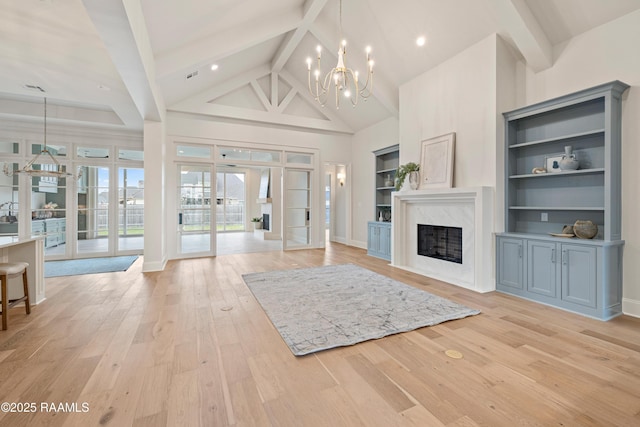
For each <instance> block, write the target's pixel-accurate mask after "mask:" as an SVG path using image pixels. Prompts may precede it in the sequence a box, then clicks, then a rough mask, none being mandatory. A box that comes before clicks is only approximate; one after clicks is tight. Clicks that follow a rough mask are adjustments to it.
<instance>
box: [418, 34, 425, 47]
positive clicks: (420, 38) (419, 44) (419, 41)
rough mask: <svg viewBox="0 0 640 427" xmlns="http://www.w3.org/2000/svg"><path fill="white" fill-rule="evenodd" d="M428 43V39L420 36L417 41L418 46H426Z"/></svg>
mask: <svg viewBox="0 0 640 427" xmlns="http://www.w3.org/2000/svg"><path fill="white" fill-rule="evenodd" d="M426 42H427V39H426V37H425V36H420V37H418V38H417V39H416V44H417V45H418V46H424V45H425V43H426Z"/></svg>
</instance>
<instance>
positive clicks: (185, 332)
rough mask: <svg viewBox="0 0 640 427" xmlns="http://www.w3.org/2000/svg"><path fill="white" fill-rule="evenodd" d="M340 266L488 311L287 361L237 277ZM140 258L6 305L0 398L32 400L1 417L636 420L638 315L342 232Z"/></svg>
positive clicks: (3, 420) (216, 422) (69, 420)
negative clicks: (481, 283)
mask: <svg viewBox="0 0 640 427" xmlns="http://www.w3.org/2000/svg"><path fill="white" fill-rule="evenodd" d="M341 263H354V264H358V265H361V266H363V267H365V268H369V269H371V270H374V271H376V272H378V273H381V274H384V275H387V276H389V277H392V278H394V279H397V280H400V281H402V282H404V283H408V284H410V285H413V286H416V287H418V288H420V289H424V290H427V291H429V292H432V293H434V294H437V295H440V296H443V297H446V298H449V299H452V300H454V301H457V302H460V303H462V304H466V305H468V306H470V307H474V308H478V309H480V310H482V313H481V314H480V315H478V316H473V317H470V318H465V319H461V320H456V321H451V322H447V323H443V324H440V325H437V326H434V327H430V328H422V329H419V330H416V331H412V332H408V333H403V334H398V335H394V336H390V337H386V338H383V339H380V340H375V341H369V342H366V343H362V344H358V345H355V346H352V347H345V348H339V349H334V350H329V351H324V352H320V353H316V354H313V355H309V356H305V357H298V358H296V357H295V356H293V355H292V354H291V352H290V351H289V349H288V347H287V346H286V345H285V344H284V342H283V341H282V339H281V338H280V336H279V335H278V332H277V331H276V330H275V329H274V328H273V326H272V325H271V323H270V322H269V319H268V318H267V316H266V315H265V314H264V312H263V310H262V308H261V307H260V305H259V304H258V303H257V302H256V300H255V299H254V298H253V295H252V294H251V292H250V291H249V290H248V288H247V287H246V285H245V284H244V282H243V281H242V277H241V275H242V274H244V273H249V272H256V271H268V270H276V269H292V268H303V267H311V266H319V265H326V264H341ZM141 265H142V262H141V260H138V261H137V262H136V263H135V264H134V265H133V267H132V268H130V269H129V271H127V272H120V273H108V274H97V275H87V276H75V277H60V278H53V279H47V300H46V301H45V302H44V303H42V304H40V305H38V306H35V307H33V309H32V313H31V315H30V316H26V315H25V314H24V309H23V308H22V307H16V308H14V309H12V310H10V313H9V330H8V331H4V332H0V402H10V403H14V404H15V405H14V406H13V409H19V408H18V405H19V404H22V405H25V404H31V403H34V404H35V405H36V408H37V410H36V411H35V412H6V411H4V412H0V426H12V427H15V426H117V427H122V426H154V427H158V426H323V427H324V426H332V427H333V426H467V427H469V426H517V425H526V426H638V425H640V319H635V318H631V317H627V316H621V317H618V318H616V319H614V320H612V321H609V322H601V321H598V320H592V319H589V318H585V317H582V316H578V315H574V314H571V313H567V312H564V311H561V310H558V309H554V308H551V307H546V306H543V305H540V304H536V303H533V302H528V301H524V300H521V299H518V298H515V297H511V296H507V295H503V294H500V293H495V292H494V293H489V294H477V293H474V292H471V291H467V290H464V289H461V288H458V287H456V286H452V285H449V284H446V283H442V282H438V281H436V280H431V279H428V278H425V277H423V276H419V275H415V274H412V273H408V272H405V271H402V270H397V269H394V268H392V267H389V266H388V265H387V263H386V262H384V261H382V260H378V259H375V258H371V257H368V256H367V255H366V254H365V252H364V251H363V250H361V249H356V248H350V247H347V246H344V245H340V244H332V245H330V246H329V247H328V248H327V249H326V250H308V251H291V252H286V253H285V252H269V253H263V254H242V255H227V256H219V257H217V258H200V259H191V260H180V261H172V262H169V263H168V265H167V268H166V270H165V271H163V272H159V273H151V274H142V273H141V271H140V269H141ZM448 349H452V350H457V351H459V352H461V353H462V354H463V358H462V359H452V358H449V357H447V356H446V355H445V351H446V350H448ZM61 403H62V404H63V405H64V404H67V407H66V408H64V407H63V408H62V409H65V410H60V409H61V408H60V407H59V405H60V404H61ZM43 404H46V405H47V406H46V407H45V408H43V407H42V405H43ZM83 404H84V405H86V406H83ZM51 405H55V409H56V410H51ZM74 405H75V406H74ZM46 409H49V410H48V411H47V410H46Z"/></svg>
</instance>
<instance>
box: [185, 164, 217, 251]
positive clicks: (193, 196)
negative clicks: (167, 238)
mask: <svg viewBox="0 0 640 427" xmlns="http://www.w3.org/2000/svg"><path fill="white" fill-rule="evenodd" d="M178 170H179V174H180V186H179V187H178V200H179V202H178V212H177V218H178V245H179V248H178V252H179V253H182V254H189V253H200V252H202V253H209V252H211V248H212V242H211V240H212V233H211V223H212V217H211V167H210V166H202V165H197V166H194V165H179V166H178Z"/></svg>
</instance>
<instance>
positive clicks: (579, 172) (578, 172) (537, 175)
mask: <svg viewBox="0 0 640 427" xmlns="http://www.w3.org/2000/svg"><path fill="white" fill-rule="evenodd" d="M595 173H604V168H591V169H578V170H574V171H562V172H545V173H528V174H524V175H511V176H510V177H509V179H522V178H548V177H552V176H555V177H558V176H566V175H588V174H595Z"/></svg>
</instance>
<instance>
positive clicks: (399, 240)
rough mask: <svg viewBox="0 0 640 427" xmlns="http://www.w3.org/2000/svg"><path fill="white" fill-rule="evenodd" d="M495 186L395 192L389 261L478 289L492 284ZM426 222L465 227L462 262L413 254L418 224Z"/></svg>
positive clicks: (416, 271)
mask: <svg viewBox="0 0 640 427" xmlns="http://www.w3.org/2000/svg"><path fill="white" fill-rule="evenodd" d="M493 192H494V190H493V188H492V187H468V188H446V189H434V190H409V191H398V192H395V193H393V201H392V209H393V215H392V217H393V222H392V227H391V228H392V230H391V234H392V242H391V254H392V257H391V263H392V265H393V266H395V267H398V268H402V269H404V270H408V271H411V272H414V273H418V274H422V275H424V276H428V277H432V278H434V279H438V280H442V281H445V282H448V283H452V284H454V285H457V286H461V287H464V288H467V289H471V290H474V291H477V292H489V291H493V290H495V279H494V269H493V254H494V252H495V251H494V248H493V222H494V218H493V203H494V202H493ZM425 222H429V223H437V224H434V225H441V226H452V227H461V228H462V229H463V264H462V265H458V264H455V263H451V262H448V261H444V260H438V259H432V258H428V259H423V258H426V257H422V256H420V255H418V254H417V236H416V235H417V224H420V223H425ZM452 264H455V265H452Z"/></svg>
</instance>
